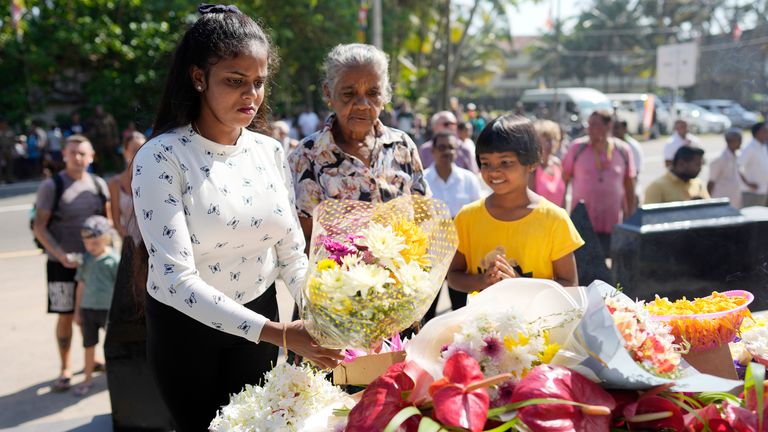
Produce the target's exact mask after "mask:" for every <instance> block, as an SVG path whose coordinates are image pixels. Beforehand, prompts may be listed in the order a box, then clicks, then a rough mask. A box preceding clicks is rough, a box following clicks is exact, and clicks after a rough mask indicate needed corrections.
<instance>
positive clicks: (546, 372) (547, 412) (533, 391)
mask: <svg viewBox="0 0 768 432" xmlns="http://www.w3.org/2000/svg"><path fill="white" fill-rule="evenodd" d="M538 398H547V399H561V400H566V401H573V402H580V403H582V404H589V406H577V405H566V404H558V403H539V404H534V405H528V406H524V407H522V408H520V409H519V410H518V412H517V416H518V417H519V418H520V419H521V420H522V421H523V423H525V424H526V426H528V428H530V429H531V430H532V431H534V432H566V431H574V430H576V431H605V430H608V428H609V426H610V422H611V416H610V413H611V410H613V408H614V407H615V405H616V402H615V401H614V400H613V398H612V397H611V395H610V394H608V393H607V392H606V391H605V390H603V389H602V388H601V387H600V386H599V385H597V384H595V383H593V382H592V381H590V380H588V379H587V378H585V377H584V376H582V375H581V374H579V373H577V372H574V371H572V370H570V369H568V368H565V367H562V366H553V365H540V366H537V367H535V368H534V369H533V370H531V372H529V373H528V375H526V376H525V377H524V378H523V379H522V380H521V381H520V382H519V383H518V384H517V386H516V387H515V391H514V394H513V396H512V399H511V400H510V402H512V403H515V402H523V401H527V400H530V399H538Z"/></svg>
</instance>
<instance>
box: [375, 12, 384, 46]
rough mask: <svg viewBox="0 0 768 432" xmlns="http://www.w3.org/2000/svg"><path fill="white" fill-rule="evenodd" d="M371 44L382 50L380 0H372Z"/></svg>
mask: <svg viewBox="0 0 768 432" xmlns="http://www.w3.org/2000/svg"><path fill="white" fill-rule="evenodd" d="M373 45H374V46H376V48H378V49H380V50H382V51H384V38H383V37H382V29H381V0H373Z"/></svg>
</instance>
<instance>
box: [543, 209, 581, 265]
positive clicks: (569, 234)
mask: <svg viewBox="0 0 768 432" xmlns="http://www.w3.org/2000/svg"><path fill="white" fill-rule="evenodd" d="M558 215H559V216H561V217H560V218H559V219H558V220H557V221H556V222H555V224H554V228H553V233H552V254H551V255H550V257H549V258H550V260H551V261H552V262H555V261H557V260H559V259H560V258H562V257H564V256H566V255H568V254H569V253H571V252H573V251H575V250H576V249H578V248H580V247H581V246H583V245H584V239H582V238H581V235H580V234H579V232H578V231H577V230H576V227H575V226H574V225H573V221H571V218H570V216H568V214H567V213H566V212H565V211H563V212H562V214H560V212H558Z"/></svg>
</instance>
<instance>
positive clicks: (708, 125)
mask: <svg viewBox="0 0 768 432" xmlns="http://www.w3.org/2000/svg"><path fill="white" fill-rule="evenodd" d="M675 113H676V114H677V118H679V119H681V120H685V121H686V122H687V123H688V130H690V131H691V132H693V133H722V132H725V130H726V129H728V128H729V127H731V120H730V119H729V118H728V117H726V116H724V115H722V114H716V113H713V112H710V111H709V110H707V109H705V108H704V107H701V106H699V105H696V104H694V103H689V102H678V103H676V104H675Z"/></svg>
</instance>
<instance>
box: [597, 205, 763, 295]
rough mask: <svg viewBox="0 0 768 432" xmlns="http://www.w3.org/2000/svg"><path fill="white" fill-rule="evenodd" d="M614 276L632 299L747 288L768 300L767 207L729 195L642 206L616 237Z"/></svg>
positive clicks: (618, 230)
mask: <svg viewBox="0 0 768 432" xmlns="http://www.w3.org/2000/svg"><path fill="white" fill-rule="evenodd" d="M611 256H612V258H613V263H612V271H613V275H614V281H615V282H616V283H617V284H619V285H620V286H621V287H622V288H623V290H624V292H625V293H626V294H627V295H629V296H630V297H633V298H639V299H644V300H652V299H653V298H654V295H656V294H658V295H659V296H661V297H668V298H669V299H670V300H676V299H678V298H681V297H683V296H686V297H687V298H689V299H690V298H693V297H702V296H707V295H709V294H711V293H712V291H728V290H733V289H743V290H747V291H750V292H752V293H753V294H754V295H755V302H754V303H753V304H752V306H750V309H752V310H763V309H766V308H767V307H768V209H765V208H751V209H744V210H743V211H739V210H737V209H735V208H733V207H731V206H730V204H729V202H728V199H726V198H720V199H711V200H697V201H686V202H674V203H664V204H651V205H645V206H642V207H641V208H640V209H639V210H638V211H637V213H635V214H634V215H632V216H631V217H630V218H629V219H628V220H627V221H626V222H624V223H622V224H619V225H617V226H616V228H615V229H614V231H613V235H612V239H611Z"/></svg>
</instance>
